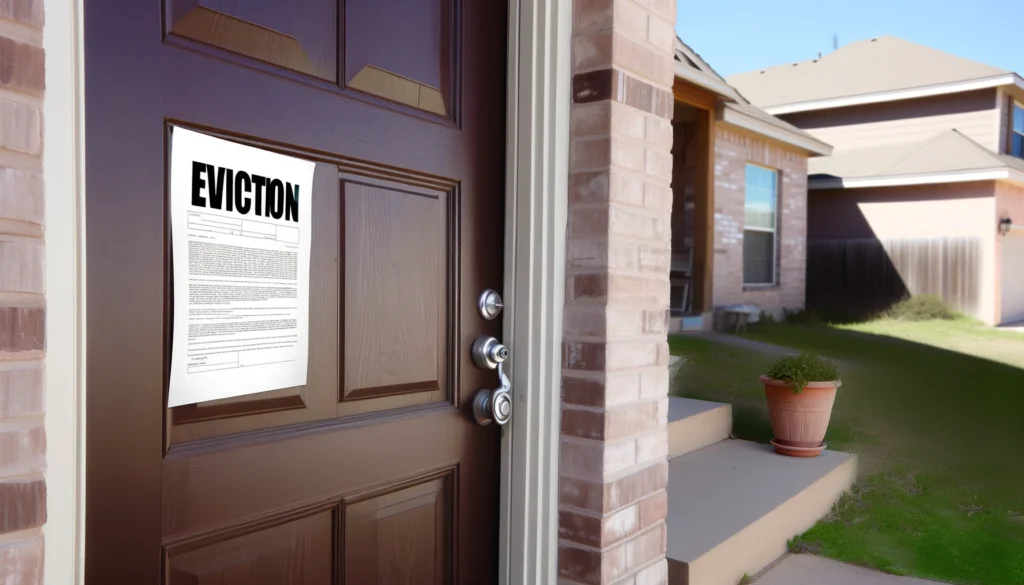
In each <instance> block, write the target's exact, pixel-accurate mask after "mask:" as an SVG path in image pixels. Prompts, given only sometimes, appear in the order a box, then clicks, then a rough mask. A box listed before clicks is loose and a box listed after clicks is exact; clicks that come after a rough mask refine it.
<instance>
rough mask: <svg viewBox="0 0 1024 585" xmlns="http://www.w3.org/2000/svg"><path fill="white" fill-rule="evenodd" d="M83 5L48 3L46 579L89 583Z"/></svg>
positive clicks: (66, 584) (79, 1)
mask: <svg viewBox="0 0 1024 585" xmlns="http://www.w3.org/2000/svg"><path fill="white" fill-rule="evenodd" d="M83 2H84V0H46V3H45V10H46V13H45V16H44V21H45V22H46V24H45V25H44V26H45V29H44V30H45V32H44V34H43V49H44V51H45V52H46V95H45V98H44V101H43V126H44V136H43V181H44V184H45V205H46V226H45V228H46V248H45V249H46V268H45V270H46V272H45V274H46V365H45V376H44V378H45V380H46V382H45V392H46V415H45V421H46V422H45V425H46V476H45V477H46V510H47V513H46V515H47V520H46V524H45V525H44V526H43V535H44V538H45V547H46V548H45V553H44V555H43V558H44V566H43V575H44V577H43V580H44V583H46V584H47V585H76V584H80V583H83V582H84V580H85V576H84V574H83V570H84V567H85V533H84V530H85V360H84V359H83V358H84V356H85V311H84V307H85V254H84V252H85V187H84V185H85V132H84V130H85V118H84V112H85V109H84V103H83V102H84V96H85V85H84V71H85V60H84V55H85V52H84V49H83V45H82V41H83V36H82V31H83V26H84V23H83V20H82V14H83V13H84V6H83Z"/></svg>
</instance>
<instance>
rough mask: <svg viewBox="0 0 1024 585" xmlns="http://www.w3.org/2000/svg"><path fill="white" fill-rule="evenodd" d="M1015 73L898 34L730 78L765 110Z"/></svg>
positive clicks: (734, 85) (860, 42)
mask: <svg viewBox="0 0 1024 585" xmlns="http://www.w3.org/2000/svg"><path fill="white" fill-rule="evenodd" d="M1009 73H1011V72H1010V71H1007V70H1005V69H1000V68H998V67H992V66H989V65H985V64H984V63H978V62H975V61H971V60H969V59H964V58H962V57H958V56H956V55H951V54H949V53H945V52H943V51H939V50H937V49H933V48H931V47H926V46H924V45H919V44H917V43H913V42H910V41H907V40H904V39H901V38H897V37H893V36H883V37H878V38H875V39H870V40H865V41H858V42H855V43H851V44H849V45H846V46H844V47H841V48H840V49H838V50H837V51H834V52H832V53H829V54H827V55H825V56H823V57H821V58H820V59H814V60H810V61H801V62H799V63H793V64H790V65H780V66H777V67H770V68H768V69H759V70H755V71H748V72H746V73H740V74H737V75H731V76H729V77H727V78H726V81H728V82H729V84H730V85H732V86H733V87H735V88H736V89H737V90H739V92H740V93H741V94H743V96H744V97H746V98H747V99H748V100H750V102H751V103H752V104H754V105H756V106H758V107H761V108H771V107H777V106H783V105H790V104H797V103H802V102H811V101H818V100H827V99H834V98H840V97H848V96H855V95H866V94H873V93H880V92H886V91H897V90H901V89H910V88H917V87H927V86H932V85H941V84H946V83H955V82H960V81H969V80H975V79H984V78H989V77H995V76H999V75H1006V74H1009Z"/></svg>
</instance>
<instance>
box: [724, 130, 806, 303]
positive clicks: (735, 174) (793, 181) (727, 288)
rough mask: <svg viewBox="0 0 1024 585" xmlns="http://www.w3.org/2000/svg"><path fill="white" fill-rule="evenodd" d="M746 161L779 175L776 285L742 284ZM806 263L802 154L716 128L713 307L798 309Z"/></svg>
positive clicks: (803, 166) (742, 134)
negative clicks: (738, 304) (744, 304)
mask: <svg viewBox="0 0 1024 585" xmlns="http://www.w3.org/2000/svg"><path fill="white" fill-rule="evenodd" d="M747 163H754V164H759V165H762V166H765V167H769V168H772V169H774V170H776V171H777V172H778V173H779V179H780V185H781V188H780V189H779V211H780V214H781V215H780V218H779V234H778V238H779V244H778V257H777V265H776V266H777V267H776V274H777V282H778V284H777V286H771V287H744V285H743V217H744V213H743V207H744V201H745V196H746V193H745V177H746V165H747ZM806 266H807V155H805V154H803V153H801V152H796V151H793V150H788V149H784V148H782V147H780V146H778V145H777V144H775V143H771V142H768V141H765V140H760V139H758V138H756V137H754V136H752V135H750V134H747V133H745V132H742V131H739V130H736V129H733V128H730V127H729V126H728V125H725V124H718V125H716V128H715V271H714V299H715V306H722V305H732V304H737V303H747V304H751V305H755V306H757V307H760V308H761V309H762V310H763V311H766V312H768V313H772V314H774V315H776V316H781V313H782V310H783V309H802V308H803V307H804V290H805V285H806V277H807V275H806Z"/></svg>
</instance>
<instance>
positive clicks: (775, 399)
mask: <svg viewBox="0 0 1024 585" xmlns="http://www.w3.org/2000/svg"><path fill="white" fill-rule="evenodd" d="M761 383H763V384H764V393H765V397H766V398H767V399H768V414H769V415H770V416H771V419H772V432H773V433H775V438H774V439H772V445H774V446H775V451H776V452H777V453H779V454H781V455H789V456H791V457H817V456H818V455H820V454H821V452H822V451H824V450H825V444H824V443H823V442H822V441H824V440H825V431H827V430H828V421H829V419H830V418H832V404H833V403H835V400H836V389H837V388H839V386H840V382H810V383H808V384H807V386H805V387H804V389H803V391H802V392H800V393H799V394H795V393H794V392H793V387H792V386H791V385H790V384H789V383H788V382H781V381H779V380H773V379H772V378H769V377H768V376H761Z"/></svg>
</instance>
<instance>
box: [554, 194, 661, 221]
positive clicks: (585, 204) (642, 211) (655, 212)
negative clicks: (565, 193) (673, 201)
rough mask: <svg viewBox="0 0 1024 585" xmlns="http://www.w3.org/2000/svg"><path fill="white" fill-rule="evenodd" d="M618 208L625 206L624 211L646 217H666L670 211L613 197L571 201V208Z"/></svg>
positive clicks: (598, 209) (590, 209) (589, 209)
mask: <svg viewBox="0 0 1024 585" xmlns="http://www.w3.org/2000/svg"><path fill="white" fill-rule="evenodd" d="M618 208H624V209H622V211H624V212H628V213H632V214H635V215H638V216H640V217H643V218H645V219H665V213H666V212H667V211H668V210H664V209H653V208H650V207H647V206H646V205H633V204H632V203H623V202H620V201H615V200H611V199H600V200H597V201H593V200H587V201H576V202H570V203H569V209H579V210H584V211H601V210H603V209H608V210H612V209H618Z"/></svg>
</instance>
